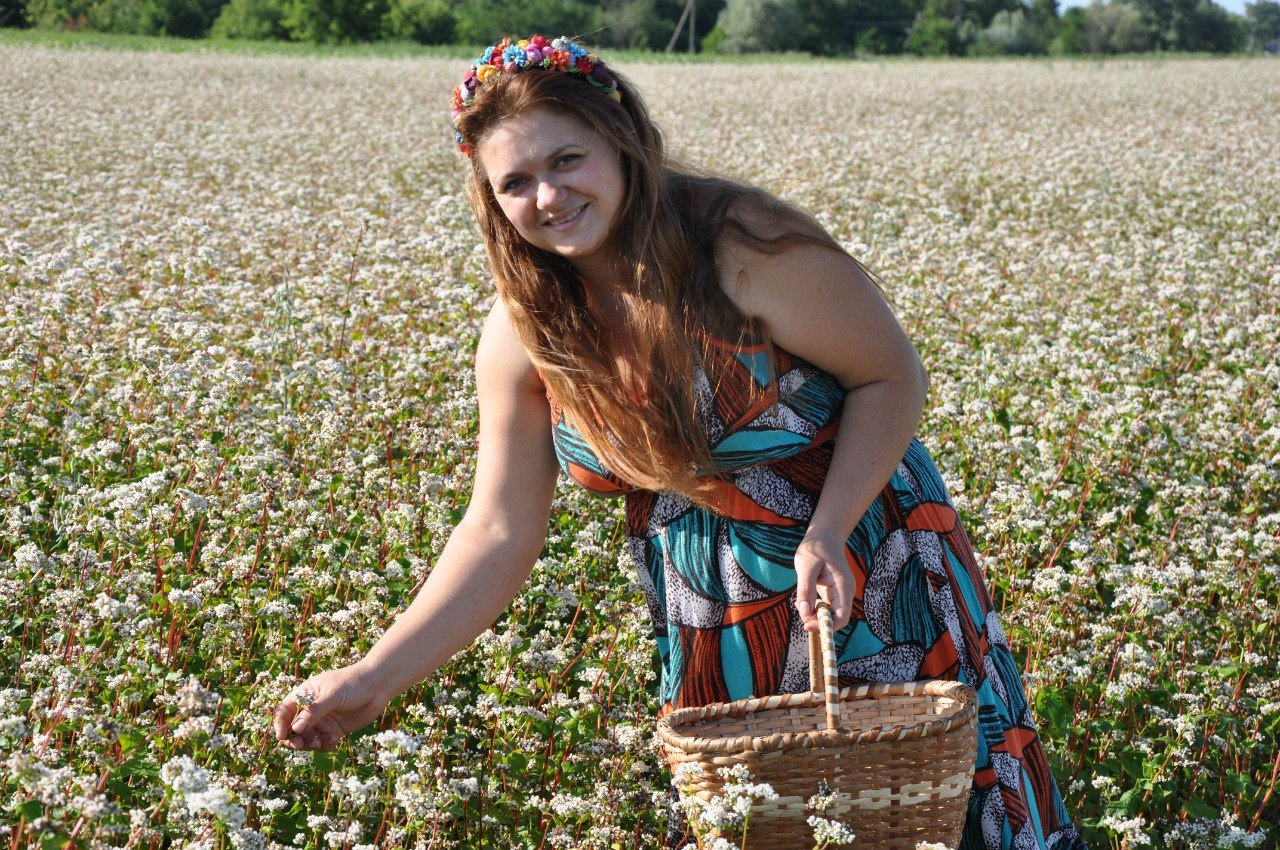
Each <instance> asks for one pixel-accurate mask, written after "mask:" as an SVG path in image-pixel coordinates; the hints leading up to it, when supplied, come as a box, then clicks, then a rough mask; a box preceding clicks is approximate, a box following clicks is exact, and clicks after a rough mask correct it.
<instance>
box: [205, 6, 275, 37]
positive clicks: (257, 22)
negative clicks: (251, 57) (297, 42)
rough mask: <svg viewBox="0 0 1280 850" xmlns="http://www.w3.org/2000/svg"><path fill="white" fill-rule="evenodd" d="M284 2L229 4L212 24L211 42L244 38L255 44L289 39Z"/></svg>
mask: <svg viewBox="0 0 1280 850" xmlns="http://www.w3.org/2000/svg"><path fill="white" fill-rule="evenodd" d="M287 2H288V0H230V2H229V3H227V5H225V6H223V7H222V13H221V14H219V15H218V19H217V20H216V21H214V22H213V27H212V28H211V30H210V33H209V34H210V35H212V36H213V37H215V38H244V39H250V40H255V41H267V40H273V39H278V40H284V39H287V38H289V28H288V27H287V26H285V19H286V18H287V17H288V15H289V7H288V6H287V5H286V4H287Z"/></svg>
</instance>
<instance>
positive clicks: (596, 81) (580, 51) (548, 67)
mask: <svg viewBox="0 0 1280 850" xmlns="http://www.w3.org/2000/svg"><path fill="white" fill-rule="evenodd" d="M534 69H540V70H545V71H554V72H557V73H562V74H577V75H578V76H580V77H582V79H584V80H586V81H587V82H588V83H591V85H593V86H595V87H596V88H598V89H601V90H603V91H604V93H605V94H607V95H609V96H610V97H612V98H613V99H614V100H616V101H618V102H619V103H621V102H622V93H621V92H619V91H618V81H617V80H615V79H614V78H613V75H612V74H610V73H609V69H608V68H606V67H605V64H604V62H602V61H600V59H598V58H597V57H596V55H595V54H594V53H590V52H588V50H587V49H586V48H585V47H583V46H582V45H580V44H578V43H577V42H575V41H573V40H572V39H570V38H569V37H568V36H561V37H560V38H557V39H556V40H555V41H547V39H546V38H545V37H544V36H541V35H531V36H529V37H528V38H521V39H513V38H504V39H502V41H499V42H497V43H495V44H491V45H490V46H489V47H487V48H485V51H484V53H483V54H481V56H480V58H479V59H477V60H476V61H475V62H474V63H473V64H472V66H471V67H470V68H468V69H467V75H466V77H464V78H463V80H462V83H461V84H460V85H459V86H458V87H457V88H456V89H454V90H453V99H452V100H451V101H450V103H449V115H450V118H451V122H450V123H451V126H452V127H453V137H454V141H456V142H457V143H458V150H460V151H462V153H463V154H464V155H465V156H471V146H470V145H468V144H467V143H466V140H465V139H463V137H462V133H460V132H458V125H457V124H456V123H455V122H453V121H452V119H456V118H457V117H458V115H459V114H461V113H462V111H463V110H464V109H466V108H467V107H468V106H470V105H471V101H472V100H474V99H475V96H476V89H477V88H479V87H480V84H481V83H487V82H488V81H489V80H492V79H494V78H495V77H497V76H498V75H499V74H503V73H506V74H514V73H518V72H520V71H531V70H534Z"/></svg>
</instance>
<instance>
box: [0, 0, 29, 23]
mask: <svg viewBox="0 0 1280 850" xmlns="http://www.w3.org/2000/svg"><path fill="white" fill-rule="evenodd" d="M28 26H30V23H29V22H28V21H27V4H26V3H25V2H23V0H0V27H18V28H23V27H28Z"/></svg>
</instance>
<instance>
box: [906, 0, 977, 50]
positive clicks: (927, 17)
mask: <svg viewBox="0 0 1280 850" xmlns="http://www.w3.org/2000/svg"><path fill="white" fill-rule="evenodd" d="M964 11H965V9H964V5H963V4H962V2H961V0H925V5H924V8H923V9H922V10H921V11H920V13H919V14H918V15H916V19H915V22H914V23H913V24H912V25H911V32H910V33H909V34H908V35H907V42H906V49H907V50H908V51H909V52H911V53H914V54H916V55H917V56H952V55H956V54H959V53H962V52H963V50H964V39H963V38H962V37H961V31H960V25H961V22H962V21H963V20H964Z"/></svg>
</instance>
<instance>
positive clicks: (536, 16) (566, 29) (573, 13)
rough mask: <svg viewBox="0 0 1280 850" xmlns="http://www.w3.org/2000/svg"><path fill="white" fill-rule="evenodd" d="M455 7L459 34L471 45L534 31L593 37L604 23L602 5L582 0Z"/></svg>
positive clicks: (474, 1)
mask: <svg viewBox="0 0 1280 850" xmlns="http://www.w3.org/2000/svg"><path fill="white" fill-rule="evenodd" d="M453 10H454V14H455V15H456V17H457V21H458V29H457V37H458V39H459V40H460V41H462V42H465V43H470V44H488V43H490V42H494V41H497V40H498V39H499V38H502V37H503V36H507V35H516V34H518V35H527V34H529V33H534V32H542V33H547V32H549V33H555V34H558V35H588V36H590V35H592V34H594V33H595V32H596V31H597V30H599V29H600V28H601V26H602V25H603V23H604V19H603V13H602V11H601V9H600V7H599V6H595V5H592V4H589V3H586V2H582V0H471V2H467V3H460V4H455V5H454V7H453ZM589 40H590V41H595V38H594V37H593V38H591V39H589Z"/></svg>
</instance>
